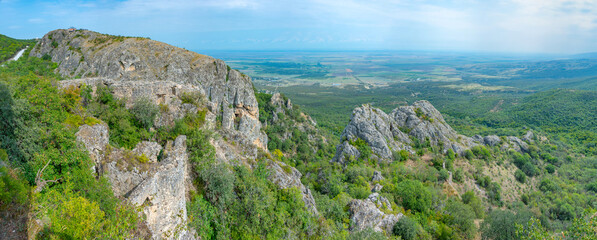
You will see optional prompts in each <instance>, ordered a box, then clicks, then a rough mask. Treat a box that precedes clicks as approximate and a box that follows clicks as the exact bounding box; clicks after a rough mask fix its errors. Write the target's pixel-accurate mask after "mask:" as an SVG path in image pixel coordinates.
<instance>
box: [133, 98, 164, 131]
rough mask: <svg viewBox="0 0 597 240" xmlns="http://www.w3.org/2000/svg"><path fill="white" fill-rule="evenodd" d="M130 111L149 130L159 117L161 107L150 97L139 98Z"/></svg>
mask: <svg viewBox="0 0 597 240" xmlns="http://www.w3.org/2000/svg"><path fill="white" fill-rule="evenodd" d="M130 112H131V113H132V114H133V116H135V119H137V121H138V122H139V123H140V124H141V126H142V127H144V128H145V129H147V130H149V129H150V128H152V127H153V121H154V120H155V118H156V117H157V115H158V113H159V109H158V107H157V106H156V105H155V104H154V103H153V102H152V101H151V100H149V99H148V98H139V99H137V100H136V101H135V103H134V104H133V106H132V107H131V109H130Z"/></svg>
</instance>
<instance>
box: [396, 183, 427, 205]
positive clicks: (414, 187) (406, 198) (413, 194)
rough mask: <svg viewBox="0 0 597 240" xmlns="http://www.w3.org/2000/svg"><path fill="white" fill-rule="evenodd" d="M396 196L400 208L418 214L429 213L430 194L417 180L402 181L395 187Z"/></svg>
mask: <svg viewBox="0 0 597 240" xmlns="http://www.w3.org/2000/svg"><path fill="white" fill-rule="evenodd" d="M396 194H397V195H398V197H400V199H401V200H402V206H404V208H406V209H411V210H414V211H418V212H426V211H429V208H430V207H431V192H430V191H429V190H428V189H427V188H426V187H425V186H424V185H423V184H422V183H421V182H419V181H417V180H410V179H407V180H404V181H402V182H399V183H398V184H397V185H396Z"/></svg>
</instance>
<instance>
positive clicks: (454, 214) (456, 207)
mask: <svg viewBox="0 0 597 240" xmlns="http://www.w3.org/2000/svg"><path fill="white" fill-rule="evenodd" d="M446 211H447V213H448V214H449V215H450V216H451V218H450V220H449V221H448V222H449V223H451V224H452V225H453V226H455V227H454V229H456V230H457V231H458V232H459V233H460V235H461V236H463V237H464V238H466V239H473V238H474V236H475V235H476V233H477V229H476V226H475V222H474V219H475V212H474V211H473V209H472V207H471V206H469V205H467V204H464V203H462V202H460V201H448V203H447V204H446Z"/></svg>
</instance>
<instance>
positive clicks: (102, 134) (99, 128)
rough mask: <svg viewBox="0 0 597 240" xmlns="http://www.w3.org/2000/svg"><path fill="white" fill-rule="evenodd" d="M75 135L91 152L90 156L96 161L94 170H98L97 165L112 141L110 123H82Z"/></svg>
mask: <svg viewBox="0 0 597 240" xmlns="http://www.w3.org/2000/svg"><path fill="white" fill-rule="evenodd" d="M75 136H77V141H78V142H80V143H82V144H83V145H84V146H85V148H86V149H87V152H89V156H90V157H91V159H92V160H93V161H94V162H95V166H93V170H94V172H96V169H97V166H98V165H99V164H100V162H101V160H102V159H103V154H104V152H105V151H106V146H107V145H108V143H109V141H110V139H109V138H110V135H109V134H108V125H107V124H105V123H103V122H102V123H99V124H95V125H93V126H89V125H82V126H80V127H79V131H78V132H77V133H76V134H75Z"/></svg>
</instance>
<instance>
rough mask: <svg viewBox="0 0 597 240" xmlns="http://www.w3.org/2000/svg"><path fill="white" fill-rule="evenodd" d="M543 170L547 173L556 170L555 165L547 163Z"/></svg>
mask: <svg viewBox="0 0 597 240" xmlns="http://www.w3.org/2000/svg"><path fill="white" fill-rule="evenodd" d="M545 170H547V173H550V174H551V173H554V172H556V166H554V165H551V164H547V166H545Z"/></svg>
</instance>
